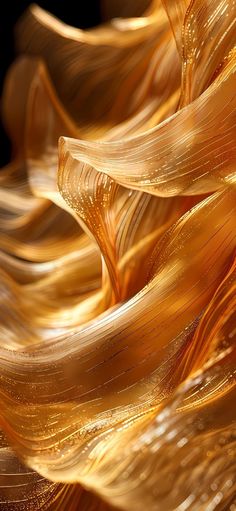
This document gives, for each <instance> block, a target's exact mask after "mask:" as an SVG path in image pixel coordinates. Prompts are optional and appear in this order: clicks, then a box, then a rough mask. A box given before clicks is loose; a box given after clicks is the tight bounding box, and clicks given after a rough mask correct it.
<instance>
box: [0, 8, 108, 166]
mask: <svg viewBox="0 0 236 511" xmlns="http://www.w3.org/2000/svg"><path fill="white" fill-rule="evenodd" d="M31 3H32V1H31V2H27V1H25V0H20V1H19V0H16V2H14V3H13V2H12V0H4V2H3V3H2V7H1V15H0V96H1V93H2V86H3V81H4V76H5V74H6V71H7V69H8V67H9V66H10V64H11V62H12V61H13V60H14V56H15V51H14V26H15V24H16V21H17V20H18V18H19V17H20V16H21V14H22V13H23V12H24V10H25V9H26V8H27V7H28V6H29V5H30V4H31ZM8 4H9V5H8ZM37 4H38V5H40V6H41V7H43V8H44V9H47V10H48V11H50V12H51V13H53V14H55V15H56V16H58V18H60V19H61V20H63V21H64V22H65V23H68V24H69V25H73V26H75V27H78V28H90V27H93V26H95V25H98V24H99V23H100V22H101V12H100V1H99V0H77V1H76V0H57V1H56V0H54V1H53V0H47V1H44V0H39V1H37ZM9 158H10V143H9V140H8V139H7V136H6V134H5V132H4V128H3V126H2V123H0V167H2V166H3V165H4V164H6V163H7V162H8V161H9Z"/></svg>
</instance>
